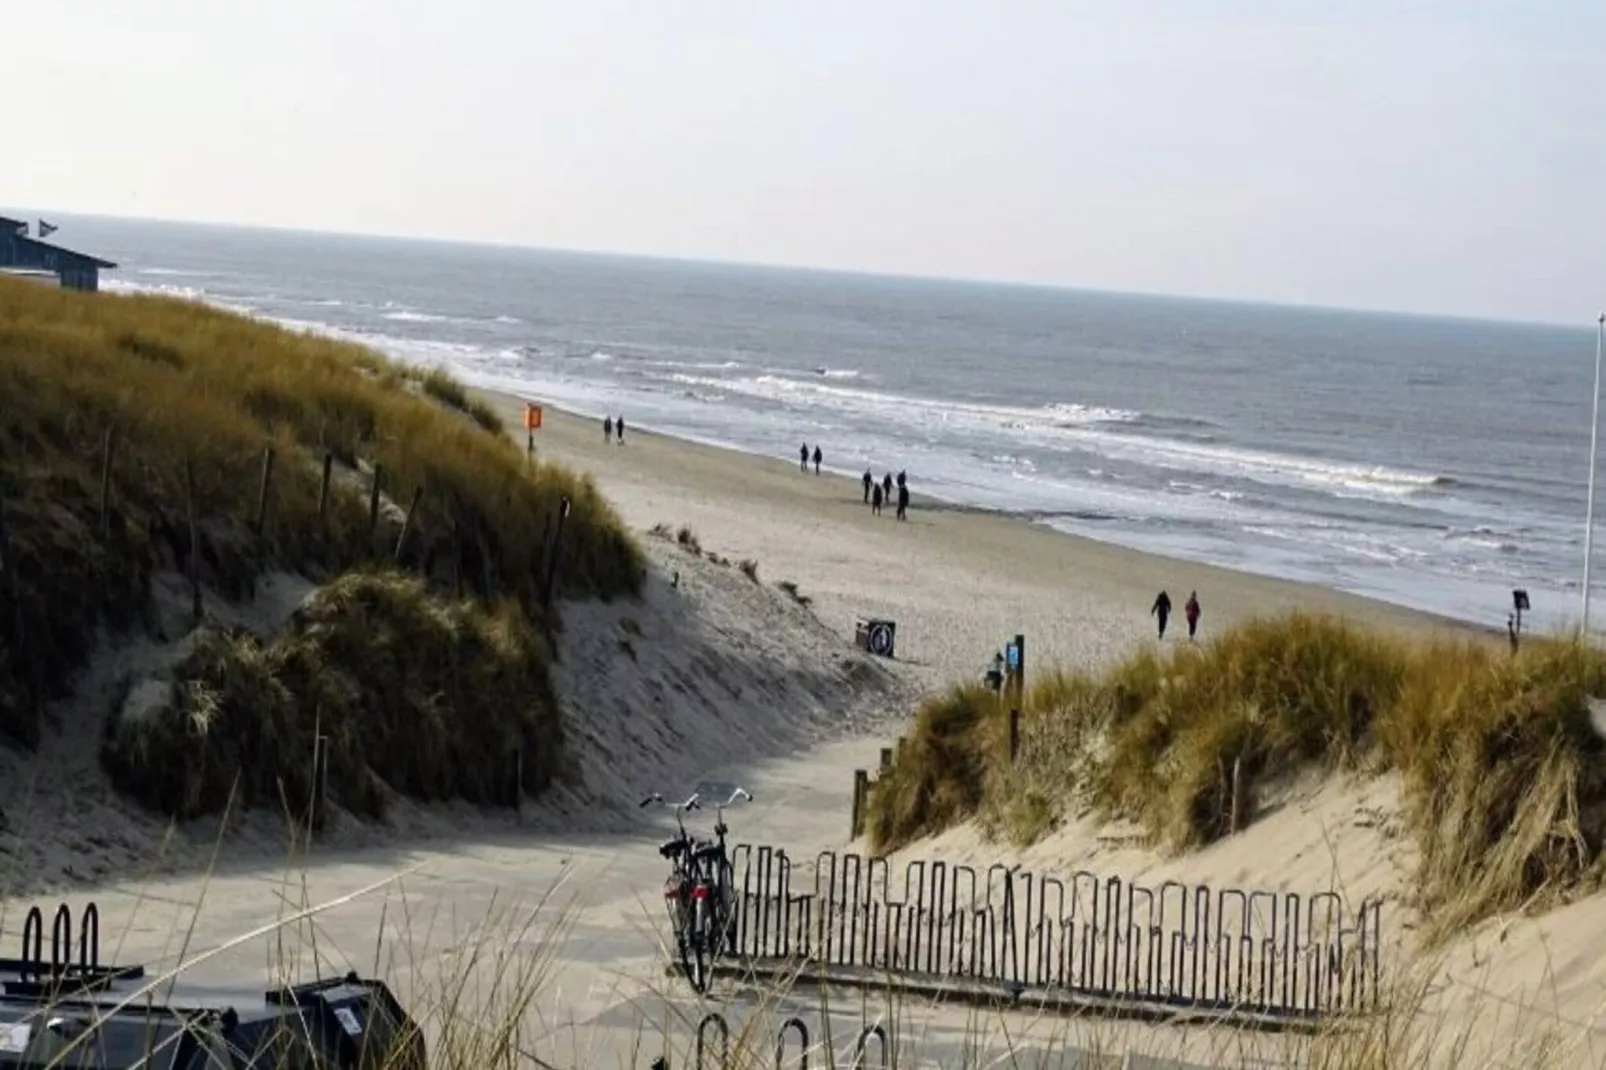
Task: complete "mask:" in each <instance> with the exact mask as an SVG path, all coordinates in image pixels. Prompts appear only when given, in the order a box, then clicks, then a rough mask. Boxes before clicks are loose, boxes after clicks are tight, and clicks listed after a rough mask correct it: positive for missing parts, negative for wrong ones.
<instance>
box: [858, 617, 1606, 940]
mask: <svg viewBox="0 0 1606 1070" xmlns="http://www.w3.org/2000/svg"><path fill="white" fill-rule="evenodd" d="M1593 695H1606V654H1603V653H1601V652H1600V651H1597V650H1594V649H1592V648H1589V647H1586V646H1583V645H1580V644H1578V643H1575V642H1568V641H1555V640H1552V641H1544V640H1540V641H1530V642H1529V643H1528V644H1527V645H1526V646H1525V647H1524V648H1523V650H1522V652H1521V653H1520V654H1518V655H1516V656H1515V657H1513V656H1510V655H1509V654H1507V653H1506V652H1504V651H1503V650H1501V649H1498V648H1496V647H1495V646H1493V645H1492V644H1479V643H1475V642H1466V643H1460V644H1451V643H1444V642H1439V643H1434V644H1427V645H1424V644H1420V643H1417V642H1413V641H1408V640H1404V639H1400V638H1396V637H1391V636H1385V635H1382V634H1378V633H1373V632H1370V631H1367V630H1364V629H1360V628H1357V627H1354V626H1352V625H1348V624H1344V623H1342V622H1339V621H1335V620H1331V619H1327V618H1322V617H1312V616H1306V615H1299V614H1295V615H1290V616H1286V617H1280V618H1276V619H1270V620H1260V621H1254V622H1251V623H1248V624H1245V625H1243V626H1241V627H1239V628H1236V629H1233V630H1232V631H1230V632H1226V633H1223V634H1222V635H1220V636H1219V637H1217V638H1216V639H1214V640H1213V641H1211V642H1209V643H1206V644H1201V645H1200V646H1197V647H1192V646H1187V647H1179V648H1177V649H1175V650H1173V651H1171V652H1169V653H1168V654H1165V655H1161V654H1158V653H1156V652H1155V651H1154V650H1153V649H1152V648H1145V649H1144V650H1142V651H1140V652H1138V653H1136V654H1134V655H1133V656H1132V657H1130V658H1128V659H1127V660H1126V661H1123V662H1121V663H1118V664H1116V665H1114V666H1112V667H1110V668H1109V669H1107V670H1106V671H1104V672H1102V673H1098V674H1059V675H1051V676H1048V677H1045V678H1043V679H1041V680H1039V681H1038V682H1037V684H1036V686H1035V687H1034V688H1033V689H1032V691H1031V694H1030V696H1029V701H1028V703H1027V709H1026V710H1025V712H1024V713H1023V715H1022V728H1021V735H1022V749H1021V753H1020V755H1019V756H1018V758H1017V761H1016V763H1015V764H1014V766H1011V765H1010V762H1009V758H1008V743H1007V731H1008V729H1007V723H1008V722H1007V713H1006V712H1005V711H1004V710H1003V709H1002V708H1001V707H1000V705H999V702H998V700H997V698H996V697H995V696H993V695H991V694H990V693H987V692H985V691H982V690H979V689H977V688H962V689H958V690H956V691H953V692H951V693H949V694H948V695H946V696H943V697H941V698H938V699H934V700H932V701H930V702H928V703H927V704H926V705H925V706H924V707H922V708H921V710H920V711H919V713H918V714H917V716H916V723H915V725H914V728H913V729H912V731H911V733H910V735H909V736H908V737H907V742H906V746H905V750H904V757H903V760H902V762H901V763H900V764H899V766H898V767H896V768H895V769H894V770H893V772H892V774H891V775H889V776H887V777H883V779H882V781H881V783H880V784H878V786H877V789H876V791H875V793H874V795H873V798H872V800H871V809H870V815H869V828H870V833H871V839H872V842H873V843H874V844H875V846H876V848H877V849H878V850H883V851H885V850H891V849H895V848H897V847H899V846H901V845H903V844H905V843H907V842H909V841H910V840H911V839H913V838H916V837H918V836H921V835H927V834H930V833H933V832H936V831H939V830H941V829H942V828H945V827H947V826H949V825H951V824H954V823H956V822H958V821H963V820H966V819H968V818H971V817H979V818H981V819H982V820H983V821H984V822H986V823H987V824H988V825H989V826H990V827H991V829H992V830H994V831H995V832H999V833H1002V834H1003V835H1005V836H1007V837H1009V838H1010V839H1012V840H1015V841H1016V842H1020V843H1030V842H1032V841H1034V840H1036V839H1039V838H1041V837H1042V836H1043V835H1045V834H1046V833H1047V832H1049V831H1050V830H1051V829H1052V828H1053V827H1054V826H1055V824H1056V823H1057V821H1058V819H1059V816H1060V814H1062V813H1063V812H1064V810H1065V808H1066V807H1067V806H1068V805H1071V804H1073V803H1079V804H1085V805H1091V806H1092V807H1093V808H1094V810H1095V811H1096V812H1097V813H1099V814H1100V815H1102V816H1103V817H1104V818H1105V819H1107V820H1126V821H1131V822H1135V823H1136V824H1138V825H1139V826H1141V827H1142V828H1143V829H1145V830H1146V831H1147V833H1148V834H1149V836H1150V838H1151V839H1152V840H1153V841H1154V842H1155V843H1157V844H1161V845H1164V846H1168V847H1170V848H1172V849H1177V850H1184V849H1188V848H1193V847H1197V846H1200V845H1203V844H1208V843H1210V842H1212V841H1214V840H1217V839H1220V838H1221V837H1224V836H1229V835H1232V834H1234V833H1235V832H1238V831H1240V830H1242V829H1243V828H1245V827H1246V826H1248V825H1249V824H1250V823H1251V822H1252V821H1253V820H1254V816H1255V809H1256V799H1257V795H1258V794H1259V792H1260V791H1261V790H1262V789H1263V788H1264V787H1265V786H1267V785H1269V784H1270V783H1272V782H1273V781H1274V780H1275V778H1277V777H1281V776H1286V775H1289V774H1293V773H1296V772H1299V771H1302V770H1310V769H1317V770H1327V771H1339V770H1352V771H1361V772H1380V771H1384V770H1390V769H1393V770H1399V771H1400V772H1401V774H1402V776H1403V778H1404V783H1405V785H1406V790H1407V810H1408V812H1407V815H1406V817H1407V827H1408V829H1409V830H1410V831H1411V832H1412V834H1413V835H1414V836H1415V838H1416V841H1417V843H1418V846H1419V847H1420V850H1421V865H1420V868H1419V871H1418V873H1417V890H1418V893H1419V897H1420V899H1421V905H1422V906H1423V907H1424V909H1425V910H1426V912H1427V914H1428V916H1429V917H1432V918H1433V919H1434V930H1435V931H1434V934H1433V935H1443V934H1447V933H1450V932H1452V931H1455V930H1457V929H1459V928H1462V927H1464V926H1465V925H1467V924H1469V923H1471V922H1474V921H1476V920H1479V919H1481V918H1485V917H1488V916H1490V915H1491V914H1494V913H1497V912H1499V911H1503V910H1509V909H1513V908H1517V907H1520V906H1523V905H1525V904H1531V903H1542V902H1548V901H1552V900H1554V899H1555V898H1556V897H1557V896H1560V895H1562V894H1566V893H1568V892H1570V891H1576V890H1578V889H1580V888H1587V887H1594V886H1595V884H1596V883H1597V882H1598V881H1599V878H1600V875H1601V873H1602V871H1603V868H1606V863H1603V862H1602V844H1603V842H1606V761H1603V758H1606V743H1603V742H1602V739H1601V737H1600V736H1599V735H1598V734H1597V733H1596V731H1595V729H1594V728H1593V726H1592V724H1591V721H1590V715H1589V707H1588V700H1589V698H1590V696H1593ZM1001 741H1002V742H1001Z"/></svg>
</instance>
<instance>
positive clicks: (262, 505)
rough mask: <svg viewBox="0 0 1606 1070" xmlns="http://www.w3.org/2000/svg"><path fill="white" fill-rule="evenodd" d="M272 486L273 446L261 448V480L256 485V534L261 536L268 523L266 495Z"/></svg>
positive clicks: (258, 536)
mask: <svg viewBox="0 0 1606 1070" xmlns="http://www.w3.org/2000/svg"><path fill="white" fill-rule="evenodd" d="M272 488H273V447H272V446H265V447H263V450H262V481H261V483H259V484H258V486H257V517H256V535H257V538H259V539H260V538H261V537H262V532H263V531H264V530H266V528H267V523H268V495H269V493H270V492H271V490H272Z"/></svg>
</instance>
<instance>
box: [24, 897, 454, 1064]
mask: <svg viewBox="0 0 1606 1070" xmlns="http://www.w3.org/2000/svg"><path fill="white" fill-rule="evenodd" d="M82 925H83V928H82V931H81V932H79V933H78V934H77V939H76V943H75V941H74V932H73V917H72V912H71V910H70V909H69V908H68V907H67V906H66V905H65V904H63V905H62V906H60V907H58V908H57V909H56V914H55V918H54V921H53V923H52V925H51V933H50V958H49V959H48V960H47V959H46V958H45V957H44V915H43V914H42V913H41V912H40V910H39V908H38V907H34V908H33V909H32V910H30V911H29V913H28V921H27V924H26V925H25V927H24V929H23V938H22V956H21V957H20V958H16V959H10V958H0V1068H17V1070H22V1068H32V1067H46V1066H58V1065H59V1066H73V1067H94V1068H97V1070H122V1068H124V1067H129V1068H132V1067H142V1068H150V1070H267V1068H270V1067H271V1068H274V1070H279V1068H285V1070H314V1068H316V1070H326V1068H327V1070H334V1068H340V1070H348V1068H349V1070H358V1068H362V1070H367V1068H370V1067H386V1068H395V1070H425V1065H426V1058H425V1051H424V1038H423V1035H422V1033H420V1032H419V1029H418V1026H417V1024H416V1023H415V1022H414V1021H413V1020H412V1019H411V1018H409V1017H408V1016H407V1013H406V1011H404V1010H403V1009H402V1007H401V1004H399V1003H398V1002H397V1001H396V997H395V996H394V995H393V994H392V993H391V991H390V988H389V987H388V986H387V985H386V984H385V983H384V982H383V981H373V980H366V979H363V978H361V977H358V976H357V974H355V973H349V974H347V975H346V976H345V977H344V978H339V979H333V980H327V981H314V982H310V983H307V984H301V985H294V986H291V987H288V988H276V989H270V990H268V991H266V992H264V993H263V995H262V998H261V1001H260V1002H258V1001H256V1000H252V1001H250V1002H249V1003H242V1001H241V1000H240V998H239V996H238V993H237V991H236V990H233V989H231V990H230V992H229V993H225V992H221V991H218V990H215V989H212V990H209V989H207V988H205V987H201V986H195V985H187V984H184V983H183V982H182V980H181V981H180V983H179V984H178V986H177V987H176V989H175V990H174V991H172V992H171V993H168V996H169V998H170V999H171V1000H172V1002H169V1003H164V1004H157V1003H155V1002H154V999H155V992H156V991H157V989H158V984H157V983H156V982H155V981H148V980H147V979H146V974H145V969H144V967H142V966H102V965H101V964H100V961H99V959H100V912H99V910H98V908H97V907H96V906H95V904H93V903H91V904H89V906H88V907H87V908H85V911H84V916H83V921H82ZM160 987H161V988H163V989H165V987H166V982H165V981H161V982H160Z"/></svg>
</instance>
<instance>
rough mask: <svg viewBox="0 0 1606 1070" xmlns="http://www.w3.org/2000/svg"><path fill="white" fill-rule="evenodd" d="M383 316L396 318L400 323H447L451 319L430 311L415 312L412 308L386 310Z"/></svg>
mask: <svg viewBox="0 0 1606 1070" xmlns="http://www.w3.org/2000/svg"><path fill="white" fill-rule="evenodd" d="M382 318H384V319H387V320H395V321H396V322H398V323H447V322H450V320H451V317H450V316H437V315H434V314H433V313H429V312H414V311H412V310H411V309H401V310H400V311H397V312H386V313H385V314H384V316H383V317H382Z"/></svg>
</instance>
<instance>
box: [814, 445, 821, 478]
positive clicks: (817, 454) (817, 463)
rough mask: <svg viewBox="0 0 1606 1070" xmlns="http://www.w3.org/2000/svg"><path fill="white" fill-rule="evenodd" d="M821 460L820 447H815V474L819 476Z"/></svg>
mask: <svg viewBox="0 0 1606 1070" xmlns="http://www.w3.org/2000/svg"><path fill="white" fill-rule="evenodd" d="M820 460H821V457H820V447H818V446H815V447H814V474H815V475H819V474H820Z"/></svg>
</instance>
